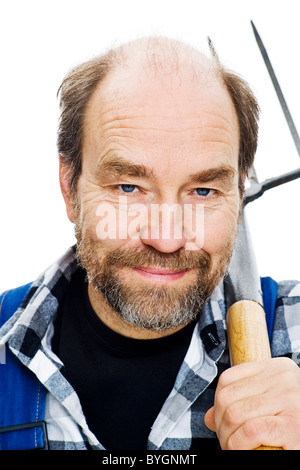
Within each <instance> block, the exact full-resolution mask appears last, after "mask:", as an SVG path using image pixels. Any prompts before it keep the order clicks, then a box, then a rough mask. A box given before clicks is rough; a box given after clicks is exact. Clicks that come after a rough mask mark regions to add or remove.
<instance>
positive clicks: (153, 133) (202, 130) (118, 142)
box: [83, 66, 239, 163]
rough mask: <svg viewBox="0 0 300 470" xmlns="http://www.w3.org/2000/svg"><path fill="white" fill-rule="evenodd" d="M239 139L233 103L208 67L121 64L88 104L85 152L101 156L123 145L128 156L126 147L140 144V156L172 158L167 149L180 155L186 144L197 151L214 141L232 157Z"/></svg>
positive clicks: (187, 147) (93, 156)
mask: <svg viewBox="0 0 300 470" xmlns="http://www.w3.org/2000/svg"><path fill="white" fill-rule="evenodd" d="M238 145H239V132H238V120H237V116H236V113H235V109H234V106H233V103H232V101H231V99H230V96H229V94H228V92H227V90H226V89H225V87H224V85H223V84H221V83H220V81H219V80H218V79H217V77H216V75H215V74H213V73H211V72H210V71H208V70H206V72H205V73H201V74H196V73H195V71H193V73H191V71H189V72H187V73H186V72H185V71H184V70H181V71H180V73H178V70H176V71H174V70H166V71H165V73H162V71H158V70H155V71H153V70H150V69H148V70H143V69H141V67H138V66H136V67H126V68H122V67H121V68H118V69H116V70H115V71H113V72H111V73H110V74H109V75H108V77H106V79H105V80H104V81H103V82H102V83H101V84H99V85H98V87H97V89H96V91H95V93H94V95H93V96H92V98H91V99H90V102H89V104H88V106H87V110H86V117H85V123H84V138H83V149H84V152H83V153H84V157H85V158H95V157H96V155H97V158H101V157H103V156H104V155H105V153H106V152H107V151H109V150H114V151H118V150H119V151H120V152H121V153H122V157H124V156H125V158H126V148H127V149H128V148H129V147H130V152H132V151H133V148H134V147H136V148H137V149H136V151H137V152H138V153H139V155H138V156H137V157H136V158H142V155H144V156H145V157H146V159H147V158H148V160H149V158H150V160H151V157H149V155H152V157H153V154H154V153H155V154H160V159H161V157H162V155H163V158H164V159H165V160H166V162H167V161H168V152H169V153H170V154H172V158H173V159H175V158H176V155H178V156H180V152H181V151H182V150H183V149H184V151H188V152H189V155H191V157H192V156H193V154H197V155H199V149H200V148H201V149H202V150H205V149H206V150H209V148H212V147H213V146H214V147H215V150H214V151H216V152H217V153H219V154H220V155H221V154H223V156H224V157H226V155H227V157H228V158H229V159H232V158H233V157H236V158H237V154H238ZM216 146H217V148H216ZM113 147H114V148H113ZM144 151H145V153H143V152H144ZM124 152H125V155H124ZM185 157H186V155H185ZM134 158H135V155H132V154H131V155H130V159H131V160H132V159H134ZM149 163H151V161H150V162H149Z"/></svg>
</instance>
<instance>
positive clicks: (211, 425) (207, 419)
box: [204, 406, 216, 432]
mask: <svg viewBox="0 0 300 470" xmlns="http://www.w3.org/2000/svg"><path fill="white" fill-rule="evenodd" d="M204 424H205V426H206V427H207V428H208V429H210V430H211V431H213V432H216V425H215V407H214V406H212V407H211V408H210V409H209V410H208V411H207V412H206V413H205V416H204Z"/></svg>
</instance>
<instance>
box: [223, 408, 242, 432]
mask: <svg viewBox="0 0 300 470" xmlns="http://www.w3.org/2000/svg"><path fill="white" fill-rule="evenodd" d="M240 417H241V412H240V407H239V404H238V403H231V404H230V405H228V406H227V407H226V409H225V412H224V415H223V421H224V424H225V426H226V427H228V428H236V427H237V426H238V425H239V424H240Z"/></svg>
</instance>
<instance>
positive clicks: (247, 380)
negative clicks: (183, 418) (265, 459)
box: [205, 358, 300, 450]
mask: <svg viewBox="0 0 300 470" xmlns="http://www.w3.org/2000/svg"><path fill="white" fill-rule="evenodd" d="M205 424H206V426H207V427H208V428H209V429H211V430H212V431H215V432H216V433H217V436H218V438H219V441H220V445H221V447H222V449H227V450H237V449H244V450H251V449H255V448H257V447H259V446H260V445H265V446H275V447H282V448H283V449H287V450H296V449H297V450H300V370H299V368H298V366H297V365H296V364H295V363H294V362H293V361H292V360H291V359H287V358H275V359H270V360H267V361H258V362H249V363H245V364H241V365H238V366H235V367H232V368H230V369H227V370H226V371H225V372H223V374H222V375H221V376H220V379H219V382H218V386H217V389H216V394H215V404H214V406H213V407H212V408H210V409H209V410H208V411H207V413H206V415H205Z"/></svg>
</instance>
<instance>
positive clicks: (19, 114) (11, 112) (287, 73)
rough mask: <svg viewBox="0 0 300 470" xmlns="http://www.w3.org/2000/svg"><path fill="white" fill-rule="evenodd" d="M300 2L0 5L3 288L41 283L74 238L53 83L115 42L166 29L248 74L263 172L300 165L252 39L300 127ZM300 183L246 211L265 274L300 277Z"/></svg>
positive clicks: (54, 0) (71, 0) (15, 0)
mask: <svg viewBox="0 0 300 470" xmlns="http://www.w3.org/2000/svg"><path fill="white" fill-rule="evenodd" d="M299 12H300V2H299V0H284V1H283V0H282V1H281V0H279V1H278V0H219V1H218V0H205V1H203V0H184V1H183V0H151V1H148V0H127V1H126V0H105V1H103V0H51V1H50V0H49V1H45V0H44V1H41V0H26V1H24V0H10V1H3V0H2V1H1V3H0V44H1V76H0V79H1V88H0V90H1V91H0V92H1V112H0V116H1V141H0V148H1V157H0V158H1V159H0V209H1V231H0V266H1V268H0V292H1V291H3V290H5V289H7V288H11V287H15V286H17V285H20V284H22V283H26V282H29V281H31V280H33V279H35V278H36V277H37V276H38V275H39V274H40V272H41V271H43V270H44V269H45V268H46V267H47V266H48V265H49V264H51V263H52V262H53V261H54V260H55V259H56V258H57V257H59V256H60V255H61V254H62V253H63V252H64V251H65V250H66V248H67V247H68V246H69V245H71V244H73V243H74V242H75V239H74V235H73V226H72V225H71V224H70V222H69V221H68V219H67V217H66V214H65V208H64V204H63V199H62V196H61V195H60V190H59V185H58V160H57V152H56V130H57V121H58V115H59V110H58V102H57V99H56V92H57V89H58V87H59V85H60V83H61V81H62V79H63V77H64V75H65V74H66V73H67V72H68V70H69V69H70V68H71V67H72V66H74V65H76V64H78V63H79V62H81V61H83V60H85V59H88V58H90V57H92V56H95V55H98V54H100V53H102V52H104V51H105V50H106V49H107V48H109V47H111V46H114V45H117V44H119V43H120V42H123V41H127V40H130V39H135V38H137V37H140V36H146V35H149V34H151V35H153V34H160V35H167V36H170V37H173V38H176V39H181V40H183V41H186V42H188V43H190V44H191V45H194V46H196V47H199V48H202V49H204V50H205V51H206V50H207V36H210V37H211V39H212V41H213V43H214V46H215V48H216V50H217V52H218V54H219V56H220V57H221V59H222V61H223V63H225V65H227V66H228V67H229V68H231V69H233V70H235V71H237V72H238V73H240V75H242V76H243V77H244V78H246V79H247V80H248V82H249V83H250V85H251V86H252V88H253V90H254V92H255V93H256V95H257V97H258V100H259V103H260V107H261V112H262V114H261V126H260V137H259V149H258V152H257V160H256V170H257V173H258V177H259V179H260V180H263V179H265V178H270V177H272V176H275V175H278V174H281V173H285V172H286V171H289V170H292V169H295V168H297V167H298V166H299V165H300V160H299V156H298V154H297V152H296V149H295V147H294V144H293V141H292V138H291V136H290V133H289V130H288V127H287V125H286V122H285V119H284V116H283V113H282V111H281V109H280V106H279V104H278V100H277V97H276V94H275V92H274V90H273V86H272V84H271V81H270V79H269V76H268V74H267V71H266V68H265V65H264V63H263V60H262V58H261V55H260V52H259V49H258V47H257V44H256V42H255V39H254V36H253V33H252V29H251V26H250V20H251V19H252V20H253V21H254V23H255V25H256V27H257V29H258V31H259V33H260V35H261V37H262V39H263V41H264V43H265V46H266V48H267V50H268V53H269V56H270V59H271V61H272V64H273V67H274V69H275V72H276V73H277V77H278V80H279V82H280V85H281V87H282V89H283V93H284V95H285V98H286V101H287V103H288V105H289V108H290V111H291V114H292V116H293V118H294V121H295V124H296V127H297V128H298V129H299V132H300V106H299V105H300V91H299V83H300V65H299V45H300V27H299V23H300V15H299ZM299 202H300V180H297V181H296V182H293V183H289V184H286V185H284V186H282V187H280V188H278V189H273V190H271V191H269V192H268V193H266V194H265V195H264V196H263V197H262V198H261V199H260V200H258V201H256V202H254V203H252V204H251V205H250V206H249V207H248V210H247V213H248V221H249V225H250V229H251V234H252V239H253V244H254V247H255V251H256V257H257V262H258V266H259V270H260V274H261V275H271V276H273V277H275V278H276V279H277V280H280V279H292V278H293V279H299V278H300V250H299V240H300V228H299Z"/></svg>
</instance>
